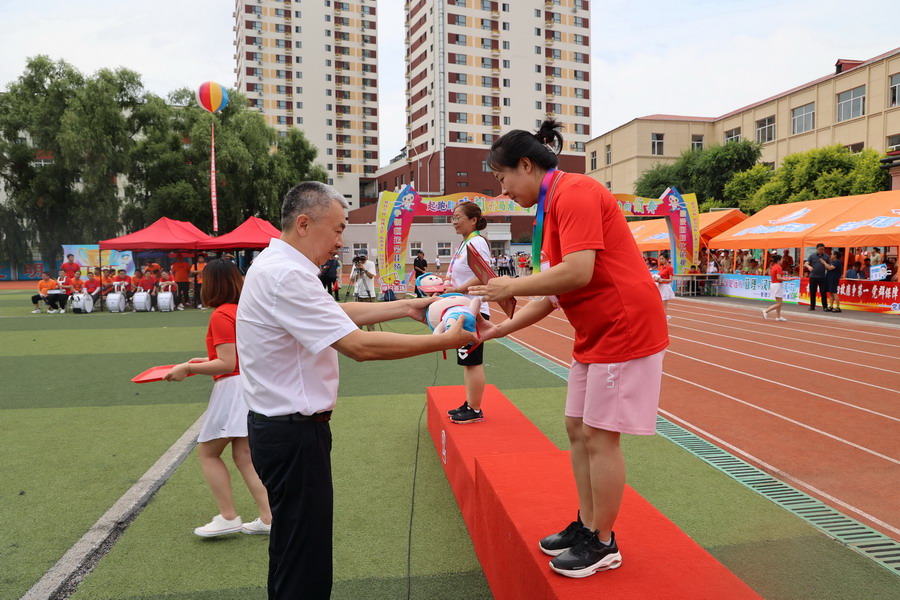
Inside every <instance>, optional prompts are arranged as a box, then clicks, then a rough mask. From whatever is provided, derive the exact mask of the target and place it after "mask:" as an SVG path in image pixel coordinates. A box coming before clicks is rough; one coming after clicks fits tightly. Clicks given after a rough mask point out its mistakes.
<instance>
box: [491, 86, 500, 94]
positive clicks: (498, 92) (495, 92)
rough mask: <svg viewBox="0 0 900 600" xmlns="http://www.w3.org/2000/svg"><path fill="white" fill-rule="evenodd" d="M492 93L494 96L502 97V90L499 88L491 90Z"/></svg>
mask: <svg viewBox="0 0 900 600" xmlns="http://www.w3.org/2000/svg"><path fill="white" fill-rule="evenodd" d="M491 93H492V94H493V95H495V96H499V95H500V88H498V87H496V88H491Z"/></svg>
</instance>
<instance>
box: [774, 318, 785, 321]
mask: <svg viewBox="0 0 900 600" xmlns="http://www.w3.org/2000/svg"><path fill="white" fill-rule="evenodd" d="M775 320H776V321H787V319H785V318H784V317H778V318H777V319H775Z"/></svg>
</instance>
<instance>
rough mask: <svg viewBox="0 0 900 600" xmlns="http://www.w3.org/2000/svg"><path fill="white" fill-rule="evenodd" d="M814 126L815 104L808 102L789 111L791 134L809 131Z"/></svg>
mask: <svg viewBox="0 0 900 600" xmlns="http://www.w3.org/2000/svg"><path fill="white" fill-rule="evenodd" d="M815 126H816V103H815V102H810V103H809V104H804V105H803V106H800V107H798V108H795V109H793V110H791V133H792V134H797V133H803V132H804V131H811V130H812V129H813V128H814V127H815Z"/></svg>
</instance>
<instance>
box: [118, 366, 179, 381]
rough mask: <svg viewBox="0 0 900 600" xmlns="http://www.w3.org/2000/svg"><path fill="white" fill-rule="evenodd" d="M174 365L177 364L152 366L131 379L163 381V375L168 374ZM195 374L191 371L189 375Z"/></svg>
mask: <svg viewBox="0 0 900 600" xmlns="http://www.w3.org/2000/svg"><path fill="white" fill-rule="evenodd" d="M174 366H175V365H160V366H158V367H151V368H149V369H147V370H146V371H144V372H143V373H141V374H140V375H137V376H136V377H134V378H132V380H131V381H133V382H135V383H150V382H152V381H162V380H163V377H165V376H166V373H168V372H169V371H171V370H172V367H174ZM193 375H194V373H189V374H188V377H192V376H193Z"/></svg>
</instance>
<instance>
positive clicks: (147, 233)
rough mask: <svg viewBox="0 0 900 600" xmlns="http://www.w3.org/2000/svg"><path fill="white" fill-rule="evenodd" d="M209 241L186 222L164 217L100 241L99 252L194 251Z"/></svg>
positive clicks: (206, 236) (207, 237)
mask: <svg viewBox="0 0 900 600" xmlns="http://www.w3.org/2000/svg"><path fill="white" fill-rule="evenodd" d="M209 239H211V238H210V237H209V236H208V235H206V234H205V233H203V232H202V231H200V230H199V229H197V228H196V227H195V226H194V225H193V224H192V223H188V222H187V221H175V220H173V219H169V218H166V217H162V218H160V219H159V220H158V221H156V222H155V223H153V224H152V225H149V226H147V227H145V228H144V229H141V230H139V231H135V232H134V233H129V234H128V235H123V236H120V237H117V238H110V239H108V240H101V241H100V249H101V250H196V249H197V248H198V244H199V243H200V242H202V241H206V240H209Z"/></svg>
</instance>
